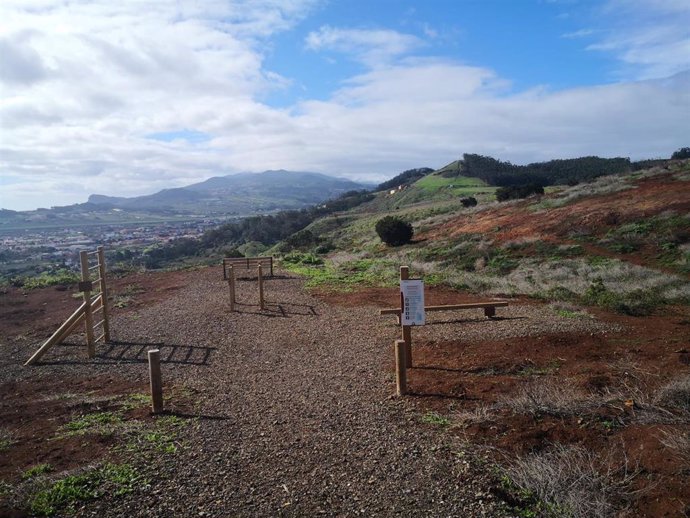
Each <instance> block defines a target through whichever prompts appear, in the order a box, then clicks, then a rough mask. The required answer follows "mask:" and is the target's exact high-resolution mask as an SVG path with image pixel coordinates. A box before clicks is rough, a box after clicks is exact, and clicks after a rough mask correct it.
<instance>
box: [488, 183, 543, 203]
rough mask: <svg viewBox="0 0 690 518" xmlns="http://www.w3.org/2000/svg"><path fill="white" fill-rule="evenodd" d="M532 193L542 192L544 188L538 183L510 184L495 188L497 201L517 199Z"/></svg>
mask: <svg viewBox="0 0 690 518" xmlns="http://www.w3.org/2000/svg"><path fill="white" fill-rule="evenodd" d="M533 194H544V188H543V187H542V186H541V185H538V184H534V183H531V184H527V185H510V186H508V187H499V188H498V189H496V199H497V200H498V201H507V200H519V199H520V198H527V197H528V196H532V195H533Z"/></svg>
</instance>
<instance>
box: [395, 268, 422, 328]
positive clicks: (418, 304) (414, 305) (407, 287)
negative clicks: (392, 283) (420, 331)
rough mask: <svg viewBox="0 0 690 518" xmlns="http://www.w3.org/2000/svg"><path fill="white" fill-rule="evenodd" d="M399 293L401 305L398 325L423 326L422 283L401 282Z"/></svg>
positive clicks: (411, 280)
mask: <svg viewBox="0 0 690 518" xmlns="http://www.w3.org/2000/svg"><path fill="white" fill-rule="evenodd" d="M400 293H401V295H402V297H401V298H402V305H403V307H402V314H401V315H400V323H401V324H402V325H404V326H423V325H424V323H425V314H424V281H422V280H420V279H410V280H405V281H403V280H401V281H400Z"/></svg>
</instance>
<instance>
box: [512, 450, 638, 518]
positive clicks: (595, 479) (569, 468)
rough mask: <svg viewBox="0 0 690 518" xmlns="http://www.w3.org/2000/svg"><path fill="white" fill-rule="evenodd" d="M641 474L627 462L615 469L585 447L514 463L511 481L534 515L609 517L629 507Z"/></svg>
mask: <svg viewBox="0 0 690 518" xmlns="http://www.w3.org/2000/svg"><path fill="white" fill-rule="evenodd" d="M637 474H638V471H637V470H636V469H635V470H632V471H631V470H630V467H629V465H628V460H627V458H625V460H624V461H623V462H622V463H621V464H620V465H615V464H614V462H613V461H612V460H611V457H610V456H609V457H605V458H601V457H600V456H599V455H598V454H595V453H594V452H592V451H589V450H587V449H585V448H584V447H581V446H563V445H556V446H554V447H553V448H551V449H550V450H548V451H545V452H541V453H536V454H532V455H528V456H526V457H522V458H519V459H517V460H515V461H513V462H512V463H511V464H510V465H509V467H508V468H507V469H506V479H505V480H506V481H507V482H508V484H507V485H508V489H509V490H510V489H513V490H517V491H515V492H516V493H517V495H518V496H519V497H520V498H521V499H522V500H526V501H528V502H529V503H531V506H530V508H529V509H530V510H531V513H532V514H531V515H532V516H544V517H562V516H567V517H571V518H605V517H611V516H614V514H615V513H616V512H617V511H619V510H620V509H621V507H623V506H624V504H625V502H626V500H627V498H628V497H629V496H630V495H631V489H630V486H631V483H632V481H633V479H634V478H635V477H636V476H637ZM523 515H524V514H523Z"/></svg>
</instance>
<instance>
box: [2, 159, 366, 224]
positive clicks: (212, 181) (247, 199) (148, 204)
mask: <svg viewBox="0 0 690 518" xmlns="http://www.w3.org/2000/svg"><path fill="white" fill-rule="evenodd" d="M373 187H374V186H373V185H368V184H362V183H357V182H353V181H351V180H347V179H344V178H335V177H332V176H327V175H325V174H320V173H312V172H297V171H285V170H277V171H264V172H263V173H241V174H233V175H227V176H216V177H213V178H209V179H208V180H205V181H203V182H199V183H195V184H191V185H187V186H185V187H179V188H173V189H163V190H162V191H159V192H157V193H155V194H150V195H146V196H136V197H132V198H126V197H115V196H105V195H102V194H92V195H91V196H89V198H88V201H87V202H86V203H78V204H74V205H67V206H62V207H52V208H50V209H37V210H34V211H21V212H18V211H10V210H0V226H1V227H0V229H1V228H2V227H5V228H9V227H15V226H20V227H30V226H32V224H33V223H35V224H43V223H45V222H51V223H53V224H58V223H63V224H65V225H67V224H69V223H70V222H74V221H76V220H79V219H83V218H87V219H88V218H94V217H96V218H97V219H99V220H102V222H103V223H106V222H107V223H111V222H118V221H127V220H129V219H130V218H134V217H136V218H137V219H141V218H149V217H150V218H153V219H156V218H194V217H224V216H247V215H252V214H261V213H267V212H273V211H277V210H285V209H299V208H302V207H307V206H310V205H314V204H317V203H320V202H323V201H325V200H328V199H330V198H334V197H337V196H339V195H341V194H342V193H344V192H347V191H352V190H361V189H370V188H373Z"/></svg>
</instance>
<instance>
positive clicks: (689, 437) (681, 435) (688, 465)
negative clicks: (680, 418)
mask: <svg viewBox="0 0 690 518" xmlns="http://www.w3.org/2000/svg"><path fill="white" fill-rule="evenodd" d="M661 444H663V445H664V446H666V447H667V448H668V449H670V450H673V452H674V453H675V455H676V456H677V457H678V458H680V460H681V461H682V462H683V464H684V466H685V470H690V432H683V431H681V430H673V431H665V432H663V436H662V437H661Z"/></svg>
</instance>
